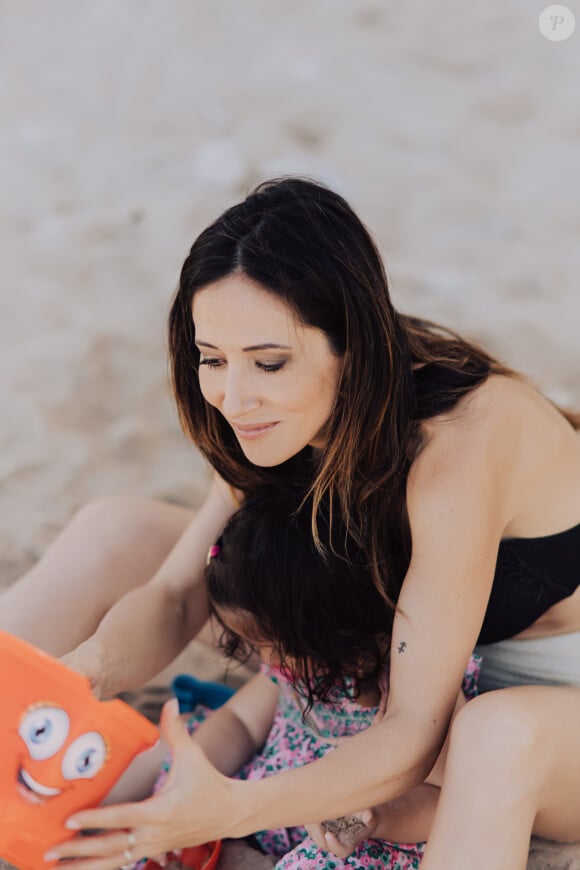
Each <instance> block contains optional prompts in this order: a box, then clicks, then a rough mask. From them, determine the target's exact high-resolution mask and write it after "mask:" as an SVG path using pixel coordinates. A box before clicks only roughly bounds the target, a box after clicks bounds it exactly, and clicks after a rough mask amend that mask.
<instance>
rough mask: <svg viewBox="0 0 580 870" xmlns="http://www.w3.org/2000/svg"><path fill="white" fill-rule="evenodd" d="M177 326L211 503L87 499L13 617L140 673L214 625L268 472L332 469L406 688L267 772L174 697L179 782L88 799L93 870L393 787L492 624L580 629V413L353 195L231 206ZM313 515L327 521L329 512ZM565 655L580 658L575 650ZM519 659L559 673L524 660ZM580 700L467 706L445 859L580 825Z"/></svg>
mask: <svg viewBox="0 0 580 870" xmlns="http://www.w3.org/2000/svg"><path fill="white" fill-rule="evenodd" d="M170 346H171V355H172V364H173V377H174V386H175V393H176V397H177V401H178V406H179V410H180V415H181V418H182V422H183V424H184V426H185V429H186V431H187V432H188V433H189V434H190V435H191V437H192V438H193V440H194V441H195V443H196V444H197V445H198V446H199V448H200V449H201V451H202V452H203V453H204V455H205V456H206V457H207V458H208V460H209V462H210V464H211V465H212V466H213V468H214V469H215V477H214V483H213V487H212V489H211V492H210V495H209V496H208V499H207V501H206V503H205V504H204V506H203V507H202V509H201V510H200V512H199V513H198V515H197V516H196V517H195V518H194V519H193V520H191V522H189V524H188V525H186V522H187V521H188V519H189V517H187V516H186V514H185V513H184V512H182V511H177V509H169V508H162V507H158V506H157V505H154V504H147V505H145V506H141V507H139V508H137V507H136V506H135V505H134V504H133V503H126V502H121V503H118V502H115V503H113V504H112V505H111V503H109V504H106V503H105V504H103V503H101V504H100V505H98V506H96V507H92V508H89V509H87V510H85V511H83V512H82V513H81V514H80V515H79V516H78V517H77V519H76V520H75V521H73V524H72V525H71V526H70V527H69V529H68V530H67V531H65V533H64V535H63V536H62V538H61V539H60V540H59V541H57V542H56V544H55V545H54V546H53V548H52V549H51V550H50V551H49V552H48V553H47V556H46V558H45V559H44V560H43V562H42V563H41V564H40V566H39V567H38V568H37V569H35V570H34V571H33V572H32V573H31V575H29V576H28V577H27V578H25V579H24V580H23V581H22V583H21V584H20V585H19V586H18V585H17V586H16V587H14V588H13V589H12V590H9V592H8V593H7V596H6V603H5V606H4V607H3V610H2V613H3V620H4V622H5V625H6V627H7V628H8V629H11V630H14V631H16V632H17V633H20V634H23V635H25V636H29V637H32V639H33V640H36V642H41V643H43V644H44V645H45V646H46V647H47V648H50V649H51V650H52V651H57V652H64V651H65V650H67V649H70V648H71V647H72V646H74V645H75V644H76V643H78V642H79V641H80V640H81V639H82V638H84V637H87V635H88V634H90V633H91V632H94V633H93V634H92V635H91V637H89V639H88V640H86V641H84V642H83V643H81V644H80V645H79V646H78V647H77V649H75V650H74V652H72V653H71V655H70V656H69V658H68V661H69V663H70V664H71V665H73V666H74V667H76V668H78V670H80V671H82V672H84V673H86V674H88V675H89V676H90V677H91V679H92V681H93V685H94V686H95V689H96V691H100V692H102V693H103V694H105V695H108V694H112V693H114V692H117V691H120V690H122V689H125V688H128V687H130V686H135V685H136V684H138V683H140V682H142V681H143V680H145V679H146V678H147V677H149V676H150V675H152V674H153V673H155V672H156V671H158V670H159V669H160V668H161V667H162V666H163V665H165V664H166V663H167V662H168V661H169V660H170V659H171V658H172V657H173V656H174V655H175V654H176V653H177V652H178V651H179V650H180V649H181V648H182V647H183V646H184V644H185V643H186V642H187V641H188V640H189V639H190V638H191V637H193V636H194V635H195V634H196V632H197V631H198V630H199V629H200V627H201V626H202V624H203V623H204V622H205V620H206V618H207V612H208V611H207V599H206V596H205V592H204V587H203V583H202V579H201V577H202V568H203V562H204V559H205V553H206V552H207V548H208V546H209V545H210V544H211V543H212V542H213V541H214V540H215V538H216V537H217V535H218V533H219V531H220V530H221V528H222V527H223V525H224V524H225V522H226V520H227V519H228V517H229V516H230V515H231V513H232V512H233V511H234V510H235V507H236V504H237V503H238V501H239V500H240V499H241V498H243V493H244V492H249V491H251V490H252V489H253V488H254V487H256V486H258V485H262V484H266V485H268V484H269V485H273V486H281V485H291V483H292V482H293V481H295V482H297V483H298V482H299V483H300V484H301V485H302V484H304V482H306V483H307V484H308V482H309V481H311V489H312V497H313V501H314V506H315V510H316V508H317V505H319V504H321V503H322V502H323V500H329V502H332V503H333V504H334V503H337V504H339V505H340V510H341V513H342V515H343V519H344V521H345V522H346V523H347V526H348V529H349V533H350V535H351V536H352V537H353V539H354V540H355V541H356V542H357V543H359V544H360V545H361V546H363V547H364V549H365V552H366V553H367V555H368V559H369V562H370V564H371V566H372V569H373V573H374V578H375V582H376V584H377V588H378V589H379V590H380V591H381V594H382V595H383V597H384V599H385V602H386V603H387V604H388V605H390V611H389V612H390V614H391V622H392V625H389V629H390V630H391V633H392V642H391V669H390V693H389V706H388V709H387V714H386V716H385V718H384V719H383V721H382V722H381V723H380V725H378V726H377V727H376V728H372V729H369V730H368V731H366V732H364V733H362V734H360V735H357V736H356V737H354V738H353V739H352V740H351V741H349V743H348V744H345V745H343V746H339V747H337V749H336V750H335V751H334V752H333V753H331V754H330V755H329V756H327V757H325V758H323V759H321V760H319V761H316V762H314V763H313V764H310V765H308V766H306V767H304V768H301V769H300V770H294V771H290V772H285V773H283V774H280V775H278V776H273V777H269V778H268V779H267V780H263V781H261V782H256V783H254V782H243V783H240V782H237V781H233V780H231V779H227V778H226V777H224V776H222V775H220V774H218V773H217V772H216V771H215V769H214V768H212V767H211V765H209V764H208V762H207V760H206V759H205V758H204V756H203V754H202V753H201V752H199V751H198V750H197V747H195V746H194V745H193V744H192V742H191V741H189V738H187V735H186V734H184V732H183V729H182V730H180V728H179V723H178V721H177V720H176V719H174V718H173V719H172V718H171V717H170V714H169V713H168V715H167V716H166V717H165V718H166V723H167V728H168V734H169V736H170V738H171V740H173V742H174V748H175V753H176V760H175V765H174V768H175V771H176V773H175V776H174V777H173V779H172V780H171V783H170V786H169V787H168V788H167V789H166V790H164V791H162V792H160V793H159V795H157V796H156V797H155V798H152V799H151V800H149V801H146V802H145V803H143V804H137V805H128V806H127V807H125V808H121V807H115V808H106V809H100V810H95V811H91V812H86V813H82V814H78V817H77V818H76V819H75V820H73V821H75V822H76V823H77V824H82V825H84V826H86V827H90V828H103V829H107V830H108V829H109V828H110V829H111V832H110V833H106V834H101V835H96V836H95V837H94V838H83V839H79V840H78V841H77V842H75V845H74V846H71V845H67V846H65V847H63V848H62V849H60V850H58V852H57V854H60V855H69V856H75V855H78V856H82V855H101V856H103V857H102V858H100V859H95V860H91V861H87V862H85V863H83V862H82V860H80V859H79V860H78V861H73V862H72V863H71V864H70V865H69V866H70V867H71V868H73V870H76V868H80V867H81V866H82V867H85V868H86V870H107V868H113V867H116V866H117V864H118V863H119V860H122V856H123V855H125V859H126V860H129V858H131V859H133V858H138V857H141V856H143V855H145V854H155V853H157V852H162V851H168V850H169V849H171V848H174V847H175V848H177V847H180V846H183V845H189V844H192V843H195V842H201V841H203V840H206V839H211V838H213V837H216V836H234V837H237V836H244V835H245V834H246V833H249V832H250V831H253V830H256V829H258V828H274V827H279V826H292V825H298V824H311V823H314V824H315V823H319V822H320V821H321V820H323V819H328V818H332V817H337V816H342V815H345V814H348V813H352V812H353V811H362V810H364V809H365V808H368V807H371V806H374V805H376V804H382V803H384V802H385V801H389V800H392V799H394V798H396V797H397V796H398V795H401V794H404V793H406V792H408V791H409V790H411V789H412V788H414V787H415V786H416V785H417V784H418V783H420V782H422V781H423V779H424V778H425V775H426V774H427V772H428V771H429V770H430V769H431V767H432V765H433V761H434V760H435V758H436V756H437V754H438V752H439V750H440V748H441V746H442V744H443V742H444V741H445V738H446V736H447V731H448V723H449V720H450V717H451V712H452V709H453V704H454V700H455V698H456V696H457V692H458V689H459V686H460V683H461V678H462V674H463V670H464V668H465V665H466V662H467V660H468V657H469V655H470V653H471V651H472V649H473V647H474V646H475V644H476V643H477V641H478V640H480V641H489V640H491V641H498V642H499V641H504V640H505V641H507V640H511V638H513V637H514V636H516V635H518V637H525V638H540V640H538V641H536V643H537V644H538V649H539V650H540V658H541V659H542V660H543V661H544V664H546V662H548V655H547V654H546V655H544V654H543V648H542V642H543V638H545V637H546V636H554V635H563V634H566V635H568V638H567V640H568V641H569V642H571V643H577V642H578V638H580V596H579V595H578V594H577V593H576V594H574V590H575V588H576V586H577V583H578V579H579V576H580V574H579V572H578V563H579V562H580V525H578V523H579V521H580V487H579V486H578V482H579V481H580V437H579V435H578V432H577V430H578V428H579V427H580V417H579V416H574V415H572V414H567V413H565V412H563V411H561V410H559V409H557V408H555V407H554V406H553V405H552V404H551V403H550V402H549V401H548V400H546V399H545V398H544V397H543V396H541V395H540V394H539V393H538V392H537V391H536V390H535V389H534V388H533V387H531V386H530V385H528V384H527V383H525V381H524V380H523V379H522V378H521V377H519V376H518V375H516V373H514V372H512V371H511V370H509V369H508V368H506V367H504V366H502V365H500V364H499V363H497V362H496V361H495V360H493V359H492V358H491V357H489V356H488V355H487V354H486V353H485V352H484V351H482V350H480V349H478V348H476V347H474V346H473V345H470V344H468V343H466V342H464V341H462V340H461V338H460V337H459V336H456V335H454V334H452V333H450V332H449V331H444V330H441V329H440V328H438V327H436V326H434V325H433V324H429V323H427V322H425V321H421V320H419V319H417V318H413V317H409V316H406V315H402V314H400V313H398V312H396V311H395V310H394V309H393V307H392V304H391V302H390V299H389V295H388V289H387V283H386V279H385V275H384V270H383V266H382V263H381V260H380V257H379V255H378V253H377V251H376V248H375V246H374V244H373V242H372V240H371V238H370V237H369V235H368V233H367V231H366V230H365V228H364V227H363V226H362V224H361V223H360V221H359V220H358V218H357V217H356V216H355V215H354V213H353V212H352V210H351V209H350V208H349V206H348V205H347V203H346V202H344V200H343V199H342V198H340V197H339V196H337V195H336V194H334V193H332V192H330V191H328V190H326V189H325V188H323V187H321V186H320V185H316V184H314V183H312V182H309V181H302V180H298V179H286V180H282V181H279V182H272V183H269V184H266V185H263V186H261V187H260V188H258V189H257V191H256V192H254V193H253V194H252V195H251V196H249V197H248V198H247V199H246V200H245V201H244V202H243V203H241V204H239V205H237V206H234V207H233V208H231V209H229V210H228V211H226V212H225V214H224V215H222V216H221V217H220V218H219V219H218V220H217V221H216V222H215V223H214V224H213V225H212V226H210V227H209V228H208V229H206V230H205V231H204V232H203V233H202V234H201V236H200V237H199V238H198V239H197V241H196V242H195V243H194V245H193V247H192V250H191V252H190V255H189V256H188V258H187V260H186V262H185V264H184V267H183V270H182V275H181V281H180V286H179V290H178V293H177V296H176V299H175V302H174V305H173V309H172V312H171V319H170ZM184 527H185V530H184ZM312 531H313V535H314V538H315V540H317V532H316V516H314V517H313V528H312ZM180 532H183V533H182V534H181V536H180V537H179V540H178V541H177V543H175V539H176V538H177V536H178V535H179V533H180ZM527 538H533V539H534V540H533V541H532V542H529V541H528V542H526V541H525V540H524V539H527ZM506 539H516V540H515V541H513V540H512V541H511V542H510V541H507V540H506ZM133 547H136V549H137V552H133V550H132V548H133ZM530 547H533V548H534V549H538V548H539V549H540V550H541V552H542V558H543V565H542V573H540V572H539V571H537V569H536V567H535V553H534V552H533V551H531V550H530V549H529V548H530ZM101 548H102V549H101ZM167 551H169V553H168V555H166V558H165V559H164V561H163V562H162V564H161V566H160V567H158V568H157V570H156V571H155V573H154V575H153V577H152V579H151V580H150V581H149V582H147V583H145V582H144V581H145V579H146V571H147V570H151V569H152V568H153V567H154V566H155V565H156V564H157V563H158V562H159V561H160V560H161V559H162V557H163V556H164V555H165V554H166V553H167ZM79 566H81V567H80V568H79ZM529 589H532V594H529V592H528V590H529ZM55 601H56V602H57V603H54V602H55ZM87 601H88V604H87ZM115 602H117V603H115ZM112 605H114V606H112ZM395 605H396V610H395ZM66 608H68V611H66V610H65V609H66ZM103 614H105V615H104V617H103ZM65 615H66V616H68V618H66V619H65V618H64V617H65ZM73 616H74V617H75V619H76V624H73V618H72V617H73ZM102 617H103V618H102ZM63 625H64V626H65V628H64V629H63V628H62V626H63ZM97 625H98V628H97V629H96V631H94V629H95V628H96V626H97ZM56 626H58V627H59V628H58V629H57V628H56ZM59 633H60V639H59ZM39 639H40V640H39ZM513 644H515V645H517V642H516V641H513ZM548 664H550V663H549V662H548ZM484 668H485V663H484ZM513 670H514V665H513V664H510V672H513ZM548 670H549V671H550V676H549V682H558V681H559V680H560V679H561V675H560V674H559V672H558V662H557V661H556V663H555V666H554V667H552V668H551V669H550V668H548ZM510 681H511V685H513V684H514V683H516V682H519V683H524V684H525V683H529V682H534V677H533V675H530V674H528V673H527V672H526V667H525V662H524V663H523V666H522V665H521V663H520V668H519V673H518V674H516V675H515V676H513V674H511V676H510ZM568 682H573V679H572V678H570V679H569V680H568ZM576 682H580V680H578V679H576ZM579 714H580V693H578V690H577V688H576V687H573V686H570V685H564V686H555V685H547V686H528V685H523V686H521V687H515V688H509V689H507V690H506V691H505V692H491V693H489V694H487V695H484V696H482V697H480V698H476V699H475V700H474V701H472V702H471V703H470V704H469V705H467V707H466V708H465V709H464V710H462V711H461V712H460V713H459V715H458V716H457V717H456V719H455V720H454V723H453V727H452V729H451V733H450V745H449V753H448V758H447V763H446V767H445V778H444V782H443V788H442V793H441V799H440V802H439V806H438V810H437V814H436V818H435V821H434V826H433V829H432V832H431V835H430V839H429V843H428V845H427V849H426V852H425V857H424V860H423V865H422V866H423V867H424V868H427V870H432V868H445V870H454V868H462V870H463V868H465V867H466V866H469V867H471V868H474V870H477V868H479V867H481V868H486V870H487V868H489V867H494V868H496V867H497V868H499V867H506V868H507V867H509V868H517V867H522V866H524V865H525V856H526V854H527V848H528V842H529V837H530V833H531V832H532V830H533V831H535V832H536V833H538V834H540V835H543V836H548V837H552V838H555V839H569V840H573V839H580V796H579V795H578V791H577V782H578V777H579V775H580V744H579V741H578V738H577V734H576V728H575V726H574V723H575V721H577V718H578V715H579ZM474 783H477V788H476V789H474V788H473V784H474ZM468 796H469V804H468V805H467V804H466V800H467V797H468ZM466 806H468V811H467V812H466ZM317 831H318V833H317V836H318V837H319V838H322V843H324V842H325V841H324V837H323V834H322V831H321V829H320V828H317ZM327 842H330V843H331V845H332V847H333V848H334V849H335V850H337V851H340V844H338V843H337V841H336V840H335V839H333V838H331V839H330V840H329V841H327Z"/></svg>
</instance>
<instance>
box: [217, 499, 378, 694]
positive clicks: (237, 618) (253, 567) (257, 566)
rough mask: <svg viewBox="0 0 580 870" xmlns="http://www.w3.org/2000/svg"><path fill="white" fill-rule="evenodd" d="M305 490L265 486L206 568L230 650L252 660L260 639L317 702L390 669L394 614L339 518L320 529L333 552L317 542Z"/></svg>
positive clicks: (244, 507)
mask: <svg viewBox="0 0 580 870" xmlns="http://www.w3.org/2000/svg"><path fill="white" fill-rule="evenodd" d="M300 502H301V494H296V493H294V494H292V493H289V492H283V491H276V490H273V489H270V490H267V491H260V492H257V493H255V494H252V495H250V496H248V497H247V499H246V500H245V501H244V503H243V504H242V507H241V508H240V509H239V510H238V511H237V512H236V513H235V514H234V516H233V517H232V518H231V519H230V521H229V523H228V524H227V526H226V528H225V529H224V531H223V533H222V535H221V537H220V539H219V541H218V542H217V545H216V546H215V547H214V548H213V550H212V552H213V554H214V555H213V556H212V557H211V558H210V560H209V564H208V567H207V569H206V580H207V587H208V594H209V600H210V608H211V610H212V613H213V614H214V615H215V616H216V617H217V619H218V621H219V622H220V623H221V625H222V628H223V634H222V639H221V645H222V647H223V649H224V650H225V651H226V653H227V654H228V655H230V656H233V657H236V658H245V657H247V656H248V655H249V654H250V653H251V651H252V650H253V649H255V648H257V647H259V646H260V645H262V644H265V645H267V646H270V647H272V650H273V653H274V656H275V659H276V660H277V662H278V663H279V664H280V666H281V667H282V668H283V669H284V670H285V671H287V672H288V673H289V674H290V675H291V676H292V678H293V679H294V681H295V682H301V683H303V684H304V685H305V687H306V690H307V693H308V696H309V701H312V700H313V699H314V698H315V697H318V698H321V699H325V698H327V697H328V692H329V690H330V689H331V688H332V686H334V685H336V684H339V685H340V684H341V683H342V680H343V678H344V677H352V678H354V679H355V682H356V684H357V686H362V685H363V684H364V683H365V682H366V681H367V680H372V679H376V678H378V676H379V674H380V672H381V671H382V670H383V669H384V668H385V666H386V651H387V648H388V641H389V635H390V617H389V612H388V610H387V608H386V605H385V603H384V601H383V599H382V598H381V596H380V595H379V593H378V592H377V590H376V589H375V587H374V585H373V581H372V577H371V572H370V569H369V568H368V566H367V565H366V564H365V561H364V556H363V554H362V552H361V550H360V549H358V547H357V546H356V545H355V544H354V543H353V541H352V539H350V538H347V536H346V533H345V528H344V525H343V524H342V523H341V521H340V517H339V516H338V514H336V513H335V514H334V516H333V520H332V533H331V531H330V523H329V518H328V516H327V515H326V514H324V515H321V516H320V517H319V529H320V535H321V540H322V543H323V545H324V546H325V547H326V550H327V553H326V557H323V556H322V555H321V554H320V553H319V552H318V551H317V550H316V547H315V545H314V542H313V538H312V528H311V509H312V505H311V504H310V501H307V502H306V504H305V505H304V507H303V508H302V510H300V511H299V512H298V513H296V511H297V508H298V507H299V505H300Z"/></svg>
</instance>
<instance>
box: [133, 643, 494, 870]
mask: <svg viewBox="0 0 580 870" xmlns="http://www.w3.org/2000/svg"><path fill="white" fill-rule="evenodd" d="M479 661H480V660H479V658H478V657H477V656H472V657H471V659H470V662H469V666H468V668H467V670H466V672H465V676H464V680H463V686H462V688H463V691H464V694H465V695H466V697H467V698H468V699H469V698H473V697H474V696H475V695H476V694H477V675H478V673H479ZM261 670H262V672H263V673H265V674H266V675H267V676H268V677H269V678H270V679H271V680H273V682H274V683H276V685H277V686H278V688H279V689H280V700H279V703H278V709H277V711H276V715H275V718H274V722H273V724H272V728H271V730H270V733H269V734H268V737H267V739H266V742H265V744H264V746H263V748H262V749H261V751H260V752H259V753H258V754H257V755H255V756H254V757H253V758H252V759H251V760H250V761H249V762H248V763H247V764H246V765H244V767H243V768H242V769H241V770H240V771H239V773H238V774H237V778H239V779H244V780H257V779H263V778H264V777H267V776H272V775H273V774H276V773H280V772H282V771H285V770H290V769H292V768H296V767H302V766H303V765H305V764H309V763H310V762H311V761H316V760H317V759H319V758H323V757H324V756H325V755H326V754H327V753H328V752H331V751H332V750H333V749H334V748H335V747H336V745H337V744H338V743H339V742H340V741H341V740H342V739H343V738H345V737H351V736H353V735H354V734H358V733H359V732H360V731H364V730H365V729H366V728H368V727H369V726H370V725H371V724H372V722H373V720H374V718H375V716H376V714H377V712H378V707H362V706H361V705H360V704H358V703H357V701H356V700H355V698H354V697H353V692H352V685H351V684H349V683H347V687H346V688H347V690H346V691H344V690H339V689H336V690H335V693H334V697H333V699H332V700H331V701H329V702H324V703H322V702H320V701H316V702H315V703H314V705H313V707H312V709H311V711H310V712H309V714H308V716H307V718H306V721H304V720H303V710H304V699H303V698H302V696H301V695H300V694H299V693H298V691H297V690H296V689H294V687H293V686H292V684H291V682H290V681H289V680H288V678H287V677H286V676H285V675H284V673H283V672H281V671H280V670H279V669H278V668H275V667H272V666H270V665H262V667H261ZM208 715H211V711H208V710H207V709H206V708H202V707H197V708H196V709H195V710H194V711H193V714H192V716H191V718H190V719H189V721H188V728H189V731H190V733H193V732H194V731H195V729H196V728H197V727H198V725H199V724H200V723H201V722H202V721H203V720H204V719H206V718H207V716H208ZM169 764H170V762H169V761H166V762H165V764H164V765H163V769H162V772H161V774H160V776H159V779H158V781H157V784H156V787H155V788H156V790H157V789H158V788H160V787H161V785H162V784H163V781H164V779H165V776H166V773H167V771H168V770H169ZM255 838H256V840H257V841H258V843H259V845H260V847H261V849H262V851H263V852H265V853H266V854H267V855H269V856H271V857H272V858H273V859H278V860H277V863H276V865H275V870H343V868H349V870H353V868H355V870H356V868H369V867H370V868H380V870H415V868H418V867H419V865H420V863H421V857H422V855H423V851H424V847H425V844H424V843H389V842H387V841H385V840H376V839H368V840H365V841H364V842H362V843H361V844H360V845H359V846H358V847H357V849H356V850H355V851H354V852H353V853H352V854H351V855H350V856H349V857H348V858H345V859H341V858H337V857H336V856H335V855H333V854H332V853H330V852H325V851H323V850H321V849H320V848H319V847H318V846H317V845H316V843H315V842H314V841H313V840H312V839H311V838H310V837H309V836H308V834H307V832H306V829H305V828H304V827H292V828H278V829H276V830H268V831H260V832H259V833H257V834H256V835H255ZM143 864H144V862H139V863H138V864H136V865H135V870H137V868H140V867H142V866H143Z"/></svg>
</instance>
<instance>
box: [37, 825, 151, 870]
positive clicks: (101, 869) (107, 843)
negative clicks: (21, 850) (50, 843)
mask: <svg viewBox="0 0 580 870" xmlns="http://www.w3.org/2000/svg"><path fill="white" fill-rule="evenodd" d="M146 854H147V852H146V850H144V849H143V847H142V845H140V844H139V842H138V839H137V836H136V835H135V834H134V833H133V832H132V831H131V832H129V831H116V832H115V833H111V834H106V835H102V834H95V835H92V836H90V837H75V839H74V840H68V841H67V842H66V843H62V844H61V845H59V846H55V847H54V848H52V849H50V850H49V851H48V852H47V853H46V855H45V856H44V857H45V859H46V860H47V861H54V860H62V859H63V858H64V859H66V864H65V866H66V867H67V868H68V870H76V868H77V867H78V868H82V870H109V868H118V867H122V866H123V865H126V864H133V863H134V862H135V861H137V860H138V859H139V858H144V857H145V855H146Z"/></svg>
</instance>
